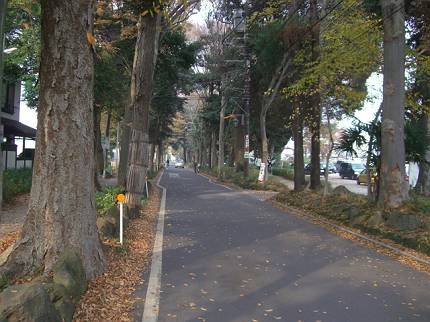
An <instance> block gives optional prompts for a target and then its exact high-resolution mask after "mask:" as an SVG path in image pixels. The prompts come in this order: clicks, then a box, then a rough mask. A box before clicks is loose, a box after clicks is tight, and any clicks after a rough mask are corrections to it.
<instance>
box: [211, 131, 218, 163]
mask: <svg viewBox="0 0 430 322" xmlns="http://www.w3.org/2000/svg"><path fill="white" fill-rule="evenodd" d="M216 161H217V160H216V133H215V131H212V133H211V169H213V168H215V165H216Z"/></svg>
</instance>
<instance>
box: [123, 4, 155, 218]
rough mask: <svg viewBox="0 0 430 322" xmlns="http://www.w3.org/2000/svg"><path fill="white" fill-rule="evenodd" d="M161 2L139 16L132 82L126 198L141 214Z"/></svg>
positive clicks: (147, 159)
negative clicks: (131, 116)
mask: <svg viewBox="0 0 430 322" xmlns="http://www.w3.org/2000/svg"><path fill="white" fill-rule="evenodd" d="M160 10H161V8H160V4H158V6H153V7H146V8H145V6H144V11H143V12H142V14H141V15H140V17H139V23H138V35H137V41H136V49H135V56H134V63H133V74H132V83H131V110H132V113H133V114H132V115H133V118H132V120H133V121H132V123H131V141H130V148H129V149H130V150H129V160H128V161H129V168H128V174H127V184H126V188H127V197H126V202H127V205H128V206H129V207H130V210H131V214H132V215H137V213H138V211H139V208H140V205H141V199H142V197H144V192H145V183H146V177H147V171H148V166H149V111H150V107H151V99H152V89H153V83H154V71H155V63H156V60H157V54H158V42H159V36H160V23H161V14H160Z"/></svg>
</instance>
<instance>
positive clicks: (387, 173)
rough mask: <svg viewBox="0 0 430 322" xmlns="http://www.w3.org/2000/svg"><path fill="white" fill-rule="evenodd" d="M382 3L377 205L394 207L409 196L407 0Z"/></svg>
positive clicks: (390, 0) (387, 0)
mask: <svg viewBox="0 0 430 322" xmlns="http://www.w3.org/2000/svg"><path fill="white" fill-rule="evenodd" d="M381 5H382V16H383V21H384V90H383V111H382V133H381V143H382V144H381V176H380V193H379V198H378V205H379V206H380V207H382V208H395V207H399V206H400V205H401V204H402V203H403V202H404V201H406V200H407V199H408V198H409V194H408V182H407V181H406V179H405V175H406V173H405V144H404V119H405V118H404V105H405V16H404V0H382V1H381Z"/></svg>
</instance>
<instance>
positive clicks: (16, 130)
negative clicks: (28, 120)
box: [1, 117, 36, 139]
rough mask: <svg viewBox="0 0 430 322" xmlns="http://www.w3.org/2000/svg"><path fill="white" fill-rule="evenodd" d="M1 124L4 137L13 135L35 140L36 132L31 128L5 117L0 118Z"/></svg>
mask: <svg viewBox="0 0 430 322" xmlns="http://www.w3.org/2000/svg"><path fill="white" fill-rule="evenodd" d="M1 123H2V124H3V128H4V134H3V135H4V136H8V135H14V136H21V137H26V138H33V139H34V138H36V130H35V129H33V128H32V127H29V126H27V125H24V124H22V123H20V122H18V121H15V120H11V119H8V118H5V117H2V118H1Z"/></svg>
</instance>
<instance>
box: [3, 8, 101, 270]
mask: <svg viewBox="0 0 430 322" xmlns="http://www.w3.org/2000/svg"><path fill="white" fill-rule="evenodd" d="M41 4H42V54H41V64H40V66H41V68H40V103H39V108H38V126H37V137H36V147H37V148H36V154H35V159H34V168H33V182H32V190H31V197H30V204H29V209H28V213H27V216H26V219H25V222H24V226H23V229H22V235H21V237H20V239H19V240H18V241H17V243H16V244H15V246H14V249H13V251H12V253H11V254H10V255H9V256H8V258H7V262H6V264H5V265H4V266H3V267H2V268H1V271H3V272H4V271H6V272H9V273H13V274H15V275H21V276H22V275H24V274H28V273H32V272H35V271H38V270H43V271H44V272H45V273H48V272H50V271H51V269H52V267H53V265H54V263H55V262H56V260H57V259H58V257H59V256H60V255H61V253H62V252H63V251H64V249H65V248H72V249H74V250H76V251H77V252H78V253H79V254H80V256H81V258H82V261H83V265H84V268H85V272H86V276H87V278H92V277H94V276H96V275H97V274H99V273H101V272H102V270H103V268H104V257H103V252H102V248H101V245H100V241H99V236H98V232H97V226H96V211H95V195H94V175H93V167H94V157H93V156H94V141H93V127H94V123H93V86H92V85H93V53H92V49H91V46H90V45H89V44H88V41H87V33H92V12H93V1H91V0H87V1H68V0H43V1H41Z"/></svg>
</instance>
